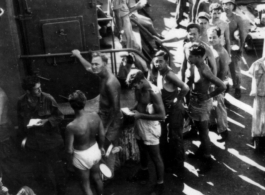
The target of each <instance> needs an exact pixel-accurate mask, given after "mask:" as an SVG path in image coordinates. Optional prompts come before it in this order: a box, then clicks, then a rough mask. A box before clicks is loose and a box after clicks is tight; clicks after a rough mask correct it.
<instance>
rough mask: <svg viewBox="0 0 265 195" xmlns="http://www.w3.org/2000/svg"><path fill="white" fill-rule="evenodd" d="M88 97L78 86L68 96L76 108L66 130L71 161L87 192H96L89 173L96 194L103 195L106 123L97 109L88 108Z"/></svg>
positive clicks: (69, 160)
mask: <svg viewBox="0 0 265 195" xmlns="http://www.w3.org/2000/svg"><path fill="white" fill-rule="evenodd" d="M86 100H87V99H86V96H85V94H84V93H82V92H81V91H79V90H77V91H75V92H74V93H73V94H71V95H70V96H69V103H70V105H71V107H72V108H73V110H74V111H75V119H74V120H73V121H72V122H71V123H69V124H68V125H67V127H66V132H65V138H66V144H65V145H66V150H67V153H68V162H69V163H71V164H72V163H73V165H74V166H75V168H76V171H77V173H78V175H79V176H80V178H81V182H80V183H81V187H82V190H83V191H84V192H85V194H86V195H93V193H92V190H91V187H90V174H91V178H92V179H93V180H94V182H95V184H96V192H97V194H98V195H103V183H102V180H101V178H100V170H99V161H100V159H101V156H102V155H104V153H105V150H104V148H103V145H104V140H105V133H104V127H103V124H102V122H101V120H100V118H99V116H98V114H97V113H89V112H88V111H85V109H84V107H85V105H86ZM97 138H98V139H97ZM96 139H97V140H98V142H97V141H96Z"/></svg>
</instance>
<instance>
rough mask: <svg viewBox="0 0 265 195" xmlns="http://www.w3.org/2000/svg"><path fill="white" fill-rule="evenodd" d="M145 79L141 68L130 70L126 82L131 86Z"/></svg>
mask: <svg viewBox="0 0 265 195" xmlns="http://www.w3.org/2000/svg"><path fill="white" fill-rule="evenodd" d="M143 79H145V76H144V73H143V72H142V71H141V70H138V69H133V70H131V71H130V72H129V74H128V76H127V78H126V83H127V85H128V86H129V88H131V87H133V85H134V84H135V83H140V81H141V80H143Z"/></svg>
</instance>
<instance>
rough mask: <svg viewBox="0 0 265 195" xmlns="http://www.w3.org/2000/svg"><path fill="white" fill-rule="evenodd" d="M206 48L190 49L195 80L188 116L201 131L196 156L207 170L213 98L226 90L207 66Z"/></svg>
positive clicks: (197, 46)
mask: <svg viewBox="0 0 265 195" xmlns="http://www.w3.org/2000/svg"><path fill="white" fill-rule="evenodd" d="M205 52H206V51H205V48H204V46H203V45H201V44H199V43H193V44H192V45H191V46H190V47H189V54H188V61H189V63H190V64H194V65H195V69H194V78H193V79H192V88H191V93H190V101H189V106H188V114H189V116H190V118H191V119H192V120H193V121H194V123H195V125H196V127H197V128H198V130H199V134H200V141H201V145H200V147H199V149H198V151H197V152H196V153H195V156H193V155H189V156H191V157H200V158H202V159H203V162H204V163H205V165H206V166H204V167H203V168H206V169H205V170H207V169H209V168H210V164H211V155H210V138H209V135H208V132H209V131H208V120H209V116H210V111H211V109H212V98H213V97H215V96H217V95H218V94H220V93H222V92H223V91H224V90H225V85H224V83H223V82H222V81H221V80H220V79H219V78H217V77H216V76H214V75H213V73H212V72H211V70H210V68H209V67H208V66H207V65H206V64H205V62H204V59H203V56H204V55H205ZM211 84H214V85H215V86H216V88H215V89H214V90H213V91H212V92H209V89H210V85H211Z"/></svg>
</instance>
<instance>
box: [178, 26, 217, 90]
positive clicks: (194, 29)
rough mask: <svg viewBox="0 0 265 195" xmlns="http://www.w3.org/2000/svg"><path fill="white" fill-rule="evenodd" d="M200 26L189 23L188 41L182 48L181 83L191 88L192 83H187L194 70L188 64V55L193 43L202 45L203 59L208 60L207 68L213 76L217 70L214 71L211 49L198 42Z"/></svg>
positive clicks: (214, 64)
mask: <svg viewBox="0 0 265 195" xmlns="http://www.w3.org/2000/svg"><path fill="white" fill-rule="evenodd" d="M200 29H201V28H200V26H199V25H198V24H194V23H190V24H189V25H188V26H187V32H188V40H189V42H187V43H186V44H185V46H184V61H183V64H182V68H181V76H182V81H184V82H185V83H187V84H188V86H189V87H190V88H191V87H192V86H191V85H192V83H191V82H189V77H193V70H194V65H193V64H190V63H188V55H189V52H190V51H189V47H190V46H191V45H192V44H193V43H194V42H198V43H200V44H202V45H203V46H204V47H205V50H206V51H205V56H204V59H205V58H206V57H207V58H208V60H209V66H210V68H211V70H212V72H213V74H214V75H216V73H217V70H216V60H215V56H214V54H213V50H212V48H210V46H208V44H206V43H204V42H202V41H200Z"/></svg>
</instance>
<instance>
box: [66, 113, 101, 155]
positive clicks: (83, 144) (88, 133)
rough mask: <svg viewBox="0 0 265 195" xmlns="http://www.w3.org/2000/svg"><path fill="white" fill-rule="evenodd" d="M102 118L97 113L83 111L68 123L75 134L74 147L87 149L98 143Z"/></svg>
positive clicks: (68, 127)
mask: <svg viewBox="0 0 265 195" xmlns="http://www.w3.org/2000/svg"><path fill="white" fill-rule="evenodd" d="M100 123H101V120H100V118H99V116H98V115H97V114H96V113H89V112H83V114H82V115H81V116H79V117H76V118H75V119H74V121H72V122H71V123H69V124H68V125H67V129H68V130H70V131H71V132H72V134H73V136H74V143H73V146H74V149H76V150H86V149H88V148H90V147H91V146H93V145H94V144H95V143H96V136H97V135H98V134H99V131H100Z"/></svg>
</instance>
